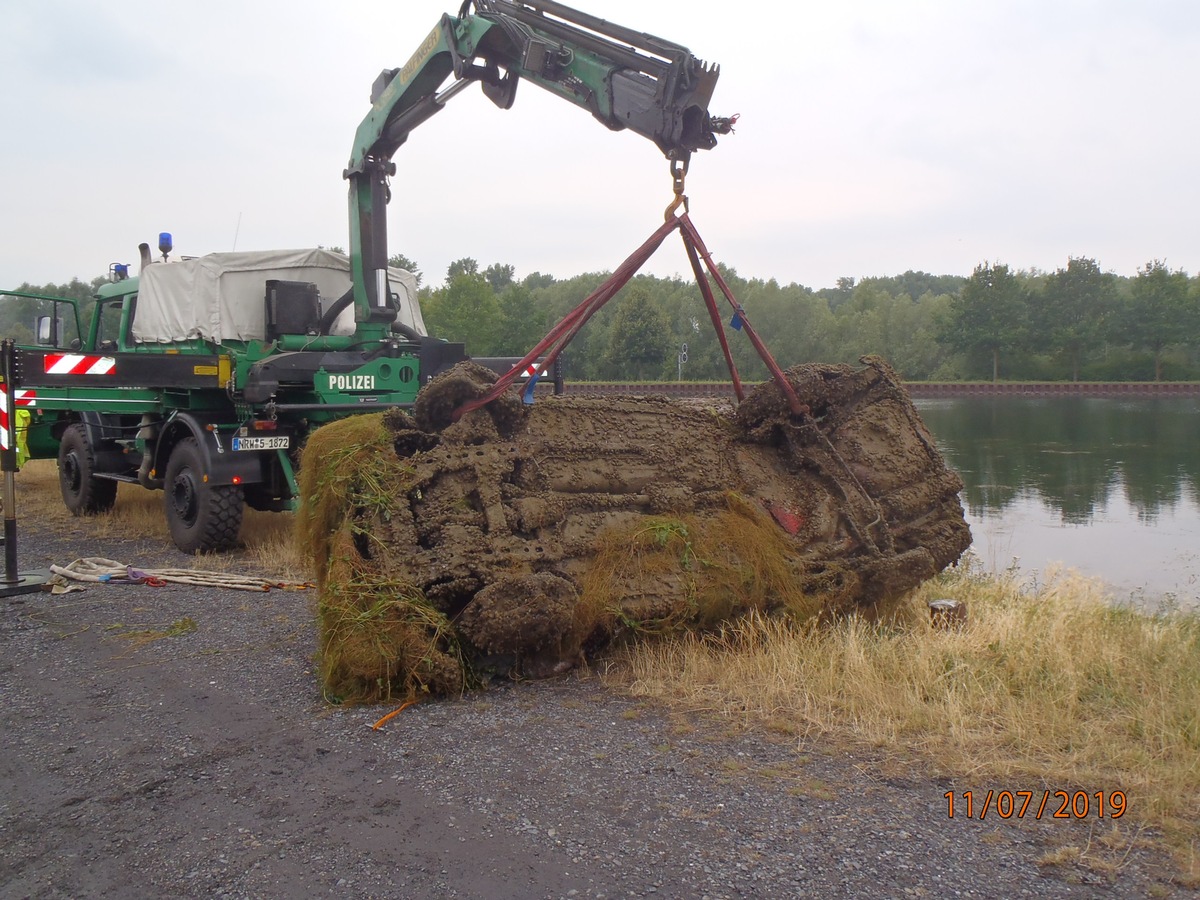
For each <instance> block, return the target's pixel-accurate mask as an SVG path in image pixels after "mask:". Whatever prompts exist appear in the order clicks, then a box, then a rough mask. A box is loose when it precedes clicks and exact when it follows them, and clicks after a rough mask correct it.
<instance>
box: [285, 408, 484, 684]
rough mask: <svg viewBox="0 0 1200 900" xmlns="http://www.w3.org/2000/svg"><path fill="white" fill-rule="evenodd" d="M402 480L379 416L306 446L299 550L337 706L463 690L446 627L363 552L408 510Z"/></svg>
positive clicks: (413, 591)
mask: <svg viewBox="0 0 1200 900" xmlns="http://www.w3.org/2000/svg"><path fill="white" fill-rule="evenodd" d="M407 478H408V473H407V472H406V471H405V470H403V469H402V468H397V467H396V465H395V454H394V453H393V452H392V434H391V432H390V431H388V429H387V427H386V426H385V425H384V419H383V416H382V415H362V416H350V417H347V418H345V419H339V420H338V421H336V422H332V423H330V424H328V425H325V426H323V427H322V428H319V429H317V430H316V431H315V432H313V433H312V435H311V436H310V437H309V439H308V442H307V443H306V444H305V447H304V453H303V456H302V458H301V465H300V492H301V496H302V497H303V504H302V506H301V508H300V511H299V512H298V513H297V522H298V527H297V529H296V544H297V546H298V547H302V548H303V551H302V552H304V553H306V554H312V558H313V559H314V560H316V565H314V566H313V568H314V569H315V571H316V575H317V591H318V596H317V620H318V627H319V631H320V639H319V650H318V654H317V655H318V663H319V667H320V674H321V684H322V690H323V691H324V693H325V697H326V698H327V699H328V700H330V701H331V702H334V703H379V702H384V701H388V700H394V699H402V700H409V699H412V698H414V697H416V696H418V695H422V694H425V693H434V694H456V693H461V692H462V690H463V689H464V687H465V686H466V685H467V683H468V681H469V675H468V671H467V667H466V665H465V663H464V662H463V658H462V654H461V652H460V650H459V647H458V642H457V639H456V637H455V634H454V628H453V626H452V625H451V623H450V621H449V619H447V618H446V616H445V615H444V614H443V613H441V612H440V611H438V610H437V609H435V608H434V607H433V605H432V604H430V603H429V602H428V601H427V600H426V599H425V597H424V596H423V595H422V593H421V591H420V590H419V589H418V588H417V587H416V586H415V585H412V584H407V583H405V582H404V581H403V580H401V579H398V578H396V577H394V576H393V575H392V574H390V573H389V572H388V571H387V566H386V562H384V563H380V562H379V561H377V560H374V559H372V558H371V554H370V553H369V552H367V553H364V552H363V550H364V548H373V549H382V547H381V545H380V544H379V542H378V538H377V536H376V535H374V534H373V533H372V528H373V527H374V526H375V525H376V524H377V523H378V522H380V521H387V519H388V518H390V515H391V504H393V503H395V502H397V499H398V498H399V502H407V501H406V499H404V498H405V495H406V493H407V490H408V488H409V486H408V484H407V483H406V479H407Z"/></svg>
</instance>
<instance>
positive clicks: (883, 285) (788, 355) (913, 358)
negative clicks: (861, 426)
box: [0, 254, 1200, 381]
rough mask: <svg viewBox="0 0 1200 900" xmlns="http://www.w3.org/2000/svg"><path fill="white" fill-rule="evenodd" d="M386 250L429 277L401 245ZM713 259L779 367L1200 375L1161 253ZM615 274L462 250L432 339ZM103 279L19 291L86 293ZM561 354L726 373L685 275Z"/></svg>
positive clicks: (482, 334) (626, 295) (1023, 375)
mask: <svg viewBox="0 0 1200 900" xmlns="http://www.w3.org/2000/svg"><path fill="white" fill-rule="evenodd" d="M390 262H391V264H393V265H398V266H400V267H402V268H406V269H408V270H410V271H412V272H414V274H416V275H417V276H418V284H421V283H422V282H423V281H424V280H425V279H424V277H423V275H422V273H421V271H420V268H419V266H418V265H417V264H416V263H415V262H414V261H413V260H411V259H408V258H407V257H405V256H403V255H402V254H398V255H396V256H394V257H392V259H391V260H390ZM720 271H721V274H722V277H723V278H724V279H725V280H726V282H727V283H728V284H729V286H730V287H731V289H732V291H733V293H734V295H735V296H736V297H737V299H738V301H739V302H740V303H741V305H742V306H743V308H744V309H745V311H746V316H747V317H748V319H749V320H750V322H751V323H752V324H753V326H754V328H755V329H756V330H757V331H758V333H759V334H760V335H761V336H762V338H763V340H764V341H765V342H766V343H767V345H768V346H769V347H770V348H771V350H772V352H773V353H774V355H775V357H776V359H777V360H778V362H779V363H780V364H781V365H783V366H785V367H786V366H791V365H795V364H798V363H805V362H848V363H854V362H857V360H858V359H859V358H860V357H861V356H864V355H867V354H876V355H879V356H882V357H884V358H885V359H887V360H888V361H889V362H890V363H891V364H892V365H893V366H894V367H895V368H896V370H897V371H898V372H899V373H900V374H901V375H902V376H903V377H904V378H906V379H908V380H910V381H973V380H997V379H1004V380H1013V381H1041V380H1048V381H1062V380H1072V379H1074V380H1088V381H1153V380H1175V381H1187V380H1200V276H1195V277H1190V276H1189V275H1188V274H1187V273H1186V272H1184V271H1182V270H1178V269H1171V268H1170V267H1169V266H1168V265H1167V264H1166V263H1165V262H1163V261H1161V260H1151V261H1149V262H1147V263H1146V264H1145V265H1144V266H1143V267H1141V268H1140V269H1139V270H1138V272H1137V275H1136V276H1132V277H1125V276H1118V275H1115V274H1113V273H1111V272H1106V271H1104V270H1103V269H1102V268H1101V267H1100V265H1099V264H1098V263H1097V262H1096V260H1094V259H1091V258H1087V257H1072V258H1070V259H1069V260H1068V261H1067V265H1066V266H1064V267H1062V268H1060V269H1057V270H1056V271H1054V272H1044V271H1039V270H1036V269H1023V270H1015V269H1012V268H1010V267H1009V266H1008V265H1005V264H1003V263H998V262H984V263H980V264H979V265H978V266H976V268H975V270H974V271H973V272H972V273H971V275H970V276H967V277H964V276H958V275H930V274H928V273H925V272H914V271H908V272H905V273H904V274H902V275H896V276H889V277H874V278H863V279H862V280H855V279H853V278H840V279H838V281H837V283H836V285H835V286H834V287H831V288H824V289H820V290H814V289H812V288H808V287H805V286H804V285H801V284H796V283H792V284H787V285H781V284H779V282H777V281H776V280H775V279H768V280H763V279H758V278H743V277H741V276H739V275H738V273H737V271H736V270H735V269H732V268H728V267H724V266H722V267H721V268H720ZM607 275H608V273H605V272H593V273H585V274H582V275H576V276H574V277H572V278H566V279H559V278H554V277H552V276H550V275H545V274H542V273H540V272H533V273H531V274H528V275H525V276H524V277H520V278H519V277H518V276H517V273H516V271H515V269H514V267H513V266H511V265H507V264H502V263H494V264H492V265H489V266H487V267H481V266H480V264H479V263H478V262H477V261H476V260H474V259H472V258H470V257H463V258H461V259H458V260H455V261H454V262H453V263H451V264H450V266H449V267H448V269H447V272H446V276H445V279H444V280H443V282H442V284H440V285H437V286H430V285H422V286H421V287H420V300H421V307H422V311H423V313H424V317H425V324H426V327H427V329H428V331H429V333H430V334H432V335H435V336H437V337H441V338H445V339H447V340H453V341H462V342H464V343H465V344H466V346H467V351H468V352H469V353H471V354H473V355H475V356H520V355H524V353H526V352H527V351H528V350H529V349H531V348H532V347H533V346H534V345H535V344H536V343H537V341H538V340H539V338H541V337H542V336H543V335H544V334H545V333H546V331H547V330H548V329H549V328H550V327H551V326H552V325H553V324H554V323H556V322H557V321H558V320H559V319H561V318H562V317H563V316H564V315H566V314H567V313H568V312H570V311H571V310H572V309H573V308H574V307H575V306H577V305H578V304H579V303H580V302H582V301H583V299H584V298H585V297H587V296H588V294H590V293H591V292H592V291H594V290H595V289H596V288H597V287H599V286H600V285H601V283H602V282H603V281H604V279H605V278H606V277H607ZM103 281H104V278H103V277H101V278H97V279H93V281H92V282H90V283H88V282H82V281H80V280H79V279H74V280H72V281H71V282H69V283H66V284H61V285H55V284H47V285H29V284H23V285H21V286H20V287H19V288H16V290H21V291H26V292H29V293H40V294H49V295H52V296H71V297H77V298H81V299H82V298H86V297H88V296H90V294H91V293H92V292H93V291H94V290H95V288H96V286H97V285H98V284H100V283H102V282H103ZM10 299H12V298H10ZM717 299H718V302H719V304H720V306H721V310H722V314H723V316H724V324H725V330H726V333H727V334H728V335H729V336H730V338H729V339H730V345H731V349H732V351H733V356H734V360H735V362H736V364H737V366H738V369H739V372H740V373H741V374H742V377H743V378H745V379H747V380H758V379H763V378H765V377H767V372H766V369H765V367H764V366H763V364H762V363H761V361H760V360H759V359H758V357H757V355H756V354H755V353H754V350H753V348H752V347H751V346H750V343H749V341H748V340H746V338H745V336H744V333H742V332H739V331H738V330H736V329H731V328H730V327H729V326H730V318H731V313H732V310H731V309H730V308H729V307H728V304H726V303H725V301H724V298H723V297H721V295H720V293H719V292H717ZM34 306H36V303H34V302H33V301H30V302H26V303H25V304H21V303H7V304H0V333H3V334H5V335H8V336H12V337H15V338H17V340H18V341H28V340H29V339H30V338H31V334H30V326H31V325H32V320H33V310H34ZM564 361H565V363H566V366H567V370H566V371H567V376H568V378H571V379H575V380H586V381H646V380H668V381H673V380H676V379H681V380H684V381H714V380H715V381H720V380H725V379H726V378H727V377H728V370H727V369H726V366H725V361H724V357H723V355H722V352H721V348H720V344H719V342H718V340H717V337H716V334H715V332H714V329H713V327H712V323H711V321H710V317H709V313H708V309H707V307H706V306H705V304H704V301H703V298H702V296H701V293H700V290H699V288H698V287H697V285H696V284H695V282H694V281H692V280H691V279H683V278H681V277H673V278H664V277H659V276H653V275H638V276H636V277H635V278H634V279H633V280H631V281H630V282H629V284H628V285H626V286H625V288H623V289H622V291H621V292H620V293H619V294H618V295H617V296H616V297H615V298H614V299H613V300H612V301H611V302H609V303H608V304H607V305H606V306H605V307H604V308H603V309H601V310H600V311H599V312H598V313H597V314H596V315H595V316H594V317H593V318H592V319H591V320H590V321H589V322H588V324H587V325H586V326H584V328H583V329H582V330H581V331H580V332H579V334H578V335H577V336H576V338H575V339H574V341H573V342H572V343H571V345H570V346H569V347H568V349H567V350H566V352H565V353H564Z"/></svg>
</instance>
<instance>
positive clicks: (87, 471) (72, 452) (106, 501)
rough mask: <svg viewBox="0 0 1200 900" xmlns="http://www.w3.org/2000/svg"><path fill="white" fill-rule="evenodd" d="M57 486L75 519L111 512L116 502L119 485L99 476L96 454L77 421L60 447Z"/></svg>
mask: <svg viewBox="0 0 1200 900" xmlns="http://www.w3.org/2000/svg"><path fill="white" fill-rule="evenodd" d="M58 486H59V489H60V490H61V491H62V498H63V503H65V504H66V506H67V509H69V510H70V511H71V513H72V514H73V515H76V516H93V515H96V514H97V513H102V512H108V511H109V510H110V509H112V508H113V504H114V503H116V502H117V482H115V481H112V480H110V479H108V478H97V477H96V454H95V452H94V450H93V448H92V445H91V442H90V441H89V440H88V436H87V430H86V429H85V428H84V427H83V426H82V425H80V424H79V423H78V422H77V423H75V424H74V425H71V426H70V427H69V428H67V430H66V432H64V434H63V437H62V442H61V443H60V444H59V445H58Z"/></svg>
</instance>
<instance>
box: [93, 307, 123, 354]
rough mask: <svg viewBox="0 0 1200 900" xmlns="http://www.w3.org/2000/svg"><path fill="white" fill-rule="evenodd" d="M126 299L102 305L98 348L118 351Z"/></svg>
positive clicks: (97, 332) (97, 335)
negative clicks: (123, 306)
mask: <svg viewBox="0 0 1200 900" xmlns="http://www.w3.org/2000/svg"><path fill="white" fill-rule="evenodd" d="M123 303H124V299H123V298H122V299H118V300H110V301H108V302H107V303H102V304H101V305H100V322H99V324H98V325H97V326H96V348H97V349H98V350H116V349H117V342H118V340H119V339H120V336H121V306H122V304H123Z"/></svg>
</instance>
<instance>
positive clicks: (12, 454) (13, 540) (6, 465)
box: [0, 338, 50, 597]
mask: <svg viewBox="0 0 1200 900" xmlns="http://www.w3.org/2000/svg"><path fill="white" fill-rule="evenodd" d="M15 355H16V343H15V342H14V341H13V339H12V338H5V339H4V341H3V343H0V378H2V379H3V382H4V384H3V393H4V396H3V398H2V402H3V404H4V414H5V419H6V422H5V431H6V432H7V434H6V435H5V437H6V438H7V440H5V442H4V448H3V449H2V450H0V469H3V471H4V578H3V580H0V597H11V596H14V595H16V594H31V593H33V592H34V591H39V590H41V587H42V585H43V584H45V583H46V582H47V581H48V580H49V579H50V572H49V571H47V570H44V569H43V570H39V571H37V572H28V573H25V574H21V573H19V572H17V491H16V474H17V407H16V395H17V391H16V384H15V383H14V381H13V372H14V371H15V369H16V366H14V365H13V358H14V356H15Z"/></svg>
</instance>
